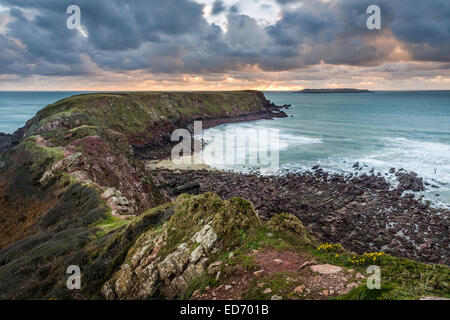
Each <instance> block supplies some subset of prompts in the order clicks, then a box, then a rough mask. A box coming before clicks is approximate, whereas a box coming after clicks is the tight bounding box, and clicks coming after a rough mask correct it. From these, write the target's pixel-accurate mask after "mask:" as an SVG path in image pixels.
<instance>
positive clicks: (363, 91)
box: [298, 88, 374, 93]
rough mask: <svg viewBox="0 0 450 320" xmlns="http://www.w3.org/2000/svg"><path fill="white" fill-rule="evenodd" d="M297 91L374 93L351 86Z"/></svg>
mask: <svg viewBox="0 0 450 320" xmlns="http://www.w3.org/2000/svg"><path fill="white" fill-rule="evenodd" d="M298 92H299V93H374V92H373V91H370V90H368V89H352V88H341V89H304V90H301V91H298Z"/></svg>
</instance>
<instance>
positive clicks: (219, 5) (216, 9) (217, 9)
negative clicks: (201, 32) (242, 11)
mask: <svg viewBox="0 0 450 320" xmlns="http://www.w3.org/2000/svg"><path fill="white" fill-rule="evenodd" d="M225 9H226V8H225V6H224V4H223V1H221V0H216V1H214V4H213V8H212V14H213V15H216V14H219V13H222V12H224V11H225Z"/></svg>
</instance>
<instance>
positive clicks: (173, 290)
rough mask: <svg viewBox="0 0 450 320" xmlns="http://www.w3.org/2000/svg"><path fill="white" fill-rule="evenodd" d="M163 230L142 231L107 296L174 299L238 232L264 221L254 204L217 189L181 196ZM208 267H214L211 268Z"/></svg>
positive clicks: (105, 289) (106, 287)
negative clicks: (217, 192)
mask: <svg viewBox="0 0 450 320" xmlns="http://www.w3.org/2000/svg"><path fill="white" fill-rule="evenodd" d="M174 210H175V214H174V215H173V216H172V217H171V218H170V220H169V222H168V223H167V224H165V225H164V226H163V227H162V228H161V229H157V230H155V229H151V230H149V231H148V232H147V233H145V234H143V235H142V236H141V237H140V238H139V239H138V240H137V241H136V244H135V245H134V246H133V247H132V248H131V249H130V250H129V252H128V254H127V258H126V259H125V262H124V263H123V264H122V266H121V267H120V270H119V271H118V272H117V273H116V274H115V275H114V276H113V277H112V279H111V280H109V281H108V282H107V283H106V284H105V285H104V286H103V288H102V293H103V295H104V296H105V297H106V298H107V299H150V298H166V299H173V298H176V297H182V296H183V294H184V293H185V292H186V290H187V288H188V286H189V284H190V283H191V282H192V281H193V280H194V279H196V278H198V277H200V276H202V275H203V274H205V273H206V272H207V270H208V269H209V270H212V269H214V268H215V266H214V261H215V258H217V257H218V256H219V255H220V254H221V253H223V252H227V250H228V248H229V247H230V246H231V245H232V244H233V241H234V239H235V238H237V237H238V233H239V232H243V231H248V230H249V229H252V228H255V227H258V226H260V224H261V222H260V220H259V218H258V216H257V215H256V212H255V211H254V210H253V206H252V205H251V204H250V203H249V202H247V201H245V200H242V199H239V198H234V199H230V200H227V201H223V200H221V199H220V198H219V197H218V196H217V195H215V194H210V193H207V194H204V195H201V196H189V195H182V196H180V197H179V198H178V199H177V200H176V201H175V202H174ZM208 267H209V268H208Z"/></svg>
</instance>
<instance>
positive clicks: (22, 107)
mask: <svg viewBox="0 0 450 320" xmlns="http://www.w3.org/2000/svg"><path fill="white" fill-rule="evenodd" d="M78 93H81V92H42V91H36V92H31V91H30V92H19V91H10V92H8V91H0V132H4V133H13V132H14V131H15V130H17V129H18V128H21V127H23V126H24V125H25V123H26V122H27V121H28V120H30V119H31V118H33V117H34V115H35V114H36V112H38V111H39V110H41V109H42V108H43V107H45V106H46V105H48V104H50V103H53V102H56V101H58V100H61V99H63V98H67V97H70V96H72V95H74V94H78Z"/></svg>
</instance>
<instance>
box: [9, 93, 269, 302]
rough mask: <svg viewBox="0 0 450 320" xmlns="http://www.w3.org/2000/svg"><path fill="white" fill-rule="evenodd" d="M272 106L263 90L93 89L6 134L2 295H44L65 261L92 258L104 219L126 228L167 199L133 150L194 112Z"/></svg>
mask: <svg viewBox="0 0 450 320" xmlns="http://www.w3.org/2000/svg"><path fill="white" fill-rule="evenodd" d="M272 109H273V105H271V104H270V103H269V102H268V101H267V100H266V99H265V97H264V95H263V94H262V93H260V92H256V91H242V92H221V93H208V92H205V93H117V94H86V95H79V96H74V97H71V98H67V99H64V100H61V101H59V102H56V103H55V104H52V105H49V106H47V107H46V108H44V109H43V110H41V111H40V112H39V113H38V114H37V115H36V116H35V117H34V118H33V119H31V120H30V121H28V123H27V125H26V126H25V127H24V128H22V129H20V130H18V131H17V132H16V133H15V134H14V136H2V137H3V138H4V139H3V140H2V141H3V142H4V143H3V142H2V150H1V151H2V152H3V151H6V152H3V153H0V250H2V251H0V279H2V281H0V292H1V293H0V296H1V297H15V296H17V297H42V296H43V295H44V292H48V289H49V288H52V287H54V286H55V284H56V282H57V281H56V280H55V279H57V277H56V274H58V275H60V276H61V277H63V274H64V273H63V272H64V270H63V266H66V265H67V262H68V261H69V260H71V259H73V258H74V255H75V256H76V255H77V254H78V253H79V254H81V255H84V253H82V252H83V251H82V249H83V248H84V246H86V245H87V244H88V243H89V241H90V238H91V237H92V236H95V234H96V232H97V231H98V228H97V229H96V228H95V226H97V225H98V224H100V225H101V224H102V222H105V221H106V222H105V223H104V224H106V225H107V226H106V227H105V228H110V226H111V225H113V226H114V225H116V224H118V225H120V224H121V223H122V221H124V220H126V219H127V217H133V216H136V215H140V214H141V213H142V212H144V211H145V210H147V209H149V208H153V207H156V206H158V205H160V204H163V203H164V202H166V199H165V198H164V197H163V196H162V194H161V193H160V192H159V190H158V189H157V188H156V187H155V186H154V184H153V181H152V179H151V177H150V176H149V175H148V173H147V172H146V171H145V169H144V167H143V165H142V164H141V162H140V161H139V160H138V159H136V157H135V154H134V151H133V147H135V146H145V145H154V144H155V143H161V141H166V140H167V138H168V137H170V134H171V132H172V130H173V129H175V128H178V127H183V126H184V125H188V124H189V123H191V122H192V121H193V120H195V119H219V118H221V117H222V118H223V117H235V116H243V115H247V114H264V115H266V114H271V113H272ZM4 144H5V145H4ZM6 144H7V145H6ZM80 250H81V251H80ZM19 258H20V259H19ZM31 261H34V262H33V263H31ZM66 267H67V266H66ZM19 269H20V270H23V272H21V273H20V274H17V272H16V271H17V270H19ZM32 280H33V281H32ZM21 286H22V292H19V291H18V290H17V287H21Z"/></svg>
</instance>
